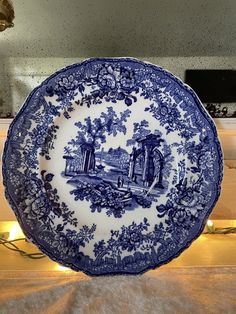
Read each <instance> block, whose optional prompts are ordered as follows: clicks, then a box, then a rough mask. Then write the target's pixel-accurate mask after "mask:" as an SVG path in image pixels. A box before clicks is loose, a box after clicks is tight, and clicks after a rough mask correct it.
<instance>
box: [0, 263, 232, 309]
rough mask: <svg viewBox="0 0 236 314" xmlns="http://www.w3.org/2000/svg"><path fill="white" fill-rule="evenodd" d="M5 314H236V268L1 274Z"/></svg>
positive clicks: (0, 296) (0, 305)
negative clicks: (130, 273)
mask: <svg viewBox="0 0 236 314" xmlns="http://www.w3.org/2000/svg"><path fill="white" fill-rule="evenodd" d="M0 313H1V314H15V313H20V314H28V313H29V314H31V313H33V314H38V313H40V314H77V313H78V314H80V313H81V314H95V313H96V314H110V313H111V314H126V313H127V314H137V313H142V314H152V313H153V314H162V313H163V314H169V313H170V314H175V313H177V314H178V313H179V314H185V313H186V314H198V313H199V314H200V313H201V314H203V313H208V314H218V313H219V314H222V313H224V314H225V313H227V314H231V313H232V314H235V313H236V267H186V268H168V267H162V268H160V269H157V270H155V271H151V272H148V273H146V274H145V275H142V276H114V277H93V278H89V277H87V276H85V275H83V274H81V273H75V272H45V271H40V272H38V271H35V272H33V271H29V272H24V271H17V272H12V271H1V272H0Z"/></svg>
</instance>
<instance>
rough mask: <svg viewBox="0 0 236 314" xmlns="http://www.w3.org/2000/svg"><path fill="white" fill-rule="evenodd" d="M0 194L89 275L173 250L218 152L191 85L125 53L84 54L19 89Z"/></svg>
mask: <svg viewBox="0 0 236 314" xmlns="http://www.w3.org/2000/svg"><path fill="white" fill-rule="evenodd" d="M3 177H4V185H5V187H6V197H7V199H8V201H9V203H10V205H11V206H12V208H13V210H14V212H15V214H16V216H17V219H18V221H19V223H20V225H21V227H22V229H23V230H24V232H25V234H26V236H27V238H29V239H30V240H31V241H32V242H33V243H34V244H36V245H37V246H38V247H39V248H40V250H41V251H42V252H44V253H45V254H47V255H48V256H49V257H50V258H51V259H53V260H55V261H57V262H59V263H61V264H63V265H65V266H67V267H71V268H72V269H74V270H76V271H84V272H85V273H86V274H89V275H103V274H140V273H142V272H144V271H146V270H148V269H153V268H156V267H158V266H160V265H162V264H165V263H167V262H169V261H170V260H172V259H173V258H174V257H177V256H178V255H179V254H180V253H181V252H182V251H183V250H184V249H186V248H187V247H188V246H189V245H190V244H191V242H192V241H193V240H194V239H196V238H197V237H198V236H199V235H200V233H201V232H202V230H203V228H204V224H205V222H206V219H207V217H208V216H209V214H210V212H211V211H212V209H213V207H214V205H215V203H216V201H217V199H218V197H219V193H220V183H221V179H222V153H221V148H220V144H219V141H218V139H217V133H216V128H215V125H214V123H213V122H212V120H211V118H210V116H209V115H208V114H207V112H206V111H205V109H204V108H203V106H202V104H201V103H200V101H199V99H198V98H197V96H196V95H195V93H194V92H193V91H192V90H191V89H190V88H189V87H188V86H186V85H185V84H183V83H182V82H181V81H180V80H179V79H177V78H176V77H175V76H173V75H172V74H170V73H169V72H167V71H165V70H163V69H162V68H159V67H157V66H155V65H152V64H149V63H145V62H142V61H139V60H136V59H132V58H100V59H89V60H86V61H84V62H82V63H79V64H74V65H72V66H69V67H67V68H65V69H62V70H61V71H59V72H57V73H56V74H54V75H52V76H51V77H49V78H48V79H47V80H46V81H44V82H43V83H42V84H41V85H40V86H39V87H37V88H36V89H35V90H34V91H33V92H32V93H31V94H30V95H29V97H28V98H27V100H26V101H25V104H24V106H23V107H22V108H21V110H20V112H19V113H18V115H17V116H16V118H15V119H14V121H13V123H12V125H11V127H10V129H9V132H8V139H7V142H6V144H5V150H4V157H3Z"/></svg>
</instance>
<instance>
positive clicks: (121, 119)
mask: <svg viewBox="0 0 236 314" xmlns="http://www.w3.org/2000/svg"><path fill="white" fill-rule="evenodd" d="M130 113H131V111H130V110H129V109H127V110H125V111H123V112H120V113H117V112H116V111H115V110H114V109H113V108H112V107H107V108H106V111H104V112H102V113H101V114H100V117H98V118H94V119H93V120H92V119H91V118H90V117H87V118H85V119H84V122H81V121H78V122H76V123H75V126H76V127H77V128H78V129H79V130H78V132H77V135H76V137H75V139H72V140H71V141H70V142H69V143H68V144H69V146H66V147H65V153H68V152H71V155H73V156H76V155H78V154H81V153H82V156H83V164H84V168H83V170H84V172H89V171H90V170H94V169H95V150H97V149H99V148H100V147H101V145H102V143H105V142H106V137H107V136H108V135H113V136H116V134H117V133H119V132H121V133H123V134H126V126H125V123H126V122H127V118H128V117H129V116H130ZM70 148H72V150H70Z"/></svg>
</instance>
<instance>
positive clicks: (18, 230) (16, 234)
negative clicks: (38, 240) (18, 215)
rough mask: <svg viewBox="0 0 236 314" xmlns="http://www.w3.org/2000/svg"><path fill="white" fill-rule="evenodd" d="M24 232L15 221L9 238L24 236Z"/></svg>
mask: <svg viewBox="0 0 236 314" xmlns="http://www.w3.org/2000/svg"><path fill="white" fill-rule="evenodd" d="M24 237H25V236H24V233H23V232H22V230H21V228H20V226H19V224H18V223H17V222H16V221H15V222H13V223H12V224H11V227H10V231H9V237H8V240H14V239H17V238H24Z"/></svg>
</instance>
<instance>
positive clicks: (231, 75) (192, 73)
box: [185, 70, 236, 103]
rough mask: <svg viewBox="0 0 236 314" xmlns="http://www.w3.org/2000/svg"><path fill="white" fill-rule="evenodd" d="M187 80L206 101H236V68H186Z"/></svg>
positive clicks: (203, 100) (202, 99)
mask: <svg viewBox="0 0 236 314" xmlns="http://www.w3.org/2000/svg"><path fill="white" fill-rule="evenodd" d="M185 82H186V83H187V84H188V85H189V86H190V87H192V88H193V90H194V91H195V92H196V93H197V95H198V97H199V98H200V99H201V101H202V102H204V103H227V102H236V71H235V70H186V71H185Z"/></svg>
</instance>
